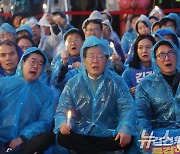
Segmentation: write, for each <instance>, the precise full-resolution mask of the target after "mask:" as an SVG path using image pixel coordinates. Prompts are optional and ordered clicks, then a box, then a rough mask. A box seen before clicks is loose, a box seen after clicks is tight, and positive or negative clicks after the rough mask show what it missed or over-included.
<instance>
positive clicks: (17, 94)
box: [0, 47, 54, 143]
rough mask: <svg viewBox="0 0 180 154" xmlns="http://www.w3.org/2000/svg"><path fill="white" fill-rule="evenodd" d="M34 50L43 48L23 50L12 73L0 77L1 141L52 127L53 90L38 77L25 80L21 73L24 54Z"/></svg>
mask: <svg viewBox="0 0 180 154" xmlns="http://www.w3.org/2000/svg"><path fill="white" fill-rule="evenodd" d="M36 50H38V51H40V52H42V51H41V50H39V49H38V48H36V47H32V48H29V49H27V50H26V52H25V53H24V55H23V56H22V58H21V60H20V63H19V65H18V68H17V72H16V75H15V76H11V77H7V78H1V79H0V142H4V143H5V142H9V141H11V140H12V139H14V138H17V137H19V136H21V135H23V136H25V137H26V138H27V139H30V138H31V137H32V136H34V135H37V134H39V133H41V132H44V131H48V130H51V129H52V123H53V116H54V101H53V95H52V91H51V90H50V89H49V87H47V86H46V85H45V84H43V83H41V82H40V81H39V80H38V79H36V80H35V81H31V82H26V81H25V80H24V78H23V76H22V64H23V60H22V59H23V57H24V56H25V55H27V54H31V53H33V52H34V51H36ZM42 53H43V52H42ZM46 64H47V61H46ZM46 64H45V65H44V67H43V69H44V68H45V66H46Z"/></svg>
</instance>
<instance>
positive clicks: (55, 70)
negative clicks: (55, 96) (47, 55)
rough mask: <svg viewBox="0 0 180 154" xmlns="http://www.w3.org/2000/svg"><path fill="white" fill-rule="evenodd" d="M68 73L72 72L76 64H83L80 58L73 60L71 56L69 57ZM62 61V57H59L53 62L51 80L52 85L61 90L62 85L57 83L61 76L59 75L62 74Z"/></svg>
mask: <svg viewBox="0 0 180 154" xmlns="http://www.w3.org/2000/svg"><path fill="white" fill-rule="evenodd" d="M68 59H69V60H68V71H70V70H72V68H71V65H72V64H73V63H75V62H81V59H80V57H77V58H71V57H70V56H69V57H68ZM62 65H63V64H62V59H61V56H60V55H57V56H56V57H55V58H53V60H52V62H51V71H52V73H51V79H50V84H51V85H53V86H55V87H57V88H58V87H59V89H62V88H61V83H58V82H57V78H58V76H59V74H60V73H61V68H62Z"/></svg>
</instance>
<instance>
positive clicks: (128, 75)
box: [122, 67, 133, 88]
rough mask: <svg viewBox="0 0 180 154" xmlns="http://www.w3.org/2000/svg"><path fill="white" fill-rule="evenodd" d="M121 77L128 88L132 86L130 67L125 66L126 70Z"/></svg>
mask: <svg viewBox="0 0 180 154" xmlns="http://www.w3.org/2000/svg"><path fill="white" fill-rule="evenodd" d="M122 77H123V79H124V81H125V82H126V84H127V85H128V87H129V88H131V87H133V86H132V69H131V68H129V67H127V68H126V70H125V71H124V72H123V74H122Z"/></svg>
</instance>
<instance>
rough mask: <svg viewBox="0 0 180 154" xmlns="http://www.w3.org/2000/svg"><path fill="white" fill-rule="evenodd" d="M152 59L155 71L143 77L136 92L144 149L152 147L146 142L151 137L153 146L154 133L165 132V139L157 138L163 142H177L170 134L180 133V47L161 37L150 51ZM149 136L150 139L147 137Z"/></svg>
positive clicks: (177, 134) (155, 142) (154, 144)
mask: <svg viewBox="0 0 180 154" xmlns="http://www.w3.org/2000/svg"><path fill="white" fill-rule="evenodd" d="M151 61H152V66H153V70H154V74H152V75H149V76H147V77H146V78H144V79H143V80H142V81H141V82H140V83H139V84H138V85H137V88H136V93H135V100H136V105H137V114H138V123H137V124H138V130H139V132H140V133H141V135H142V136H141V139H142V147H143V148H144V150H145V151H150V150H151V146H150V144H149V143H150V142H151V141H152V140H154V139H155V140H154V143H153V146H156V144H157V139H158V136H157V135H160V134H162V135H164V139H166V140H159V141H158V142H160V141H161V144H162V145H165V144H167V143H168V144H169V143H171V142H174V143H175V144H177V140H175V136H173V135H176V137H177V136H179V134H180V112H179V110H180V88H179V82H180V73H179V69H178V68H179V62H180V61H179V51H178V49H177V47H176V45H175V44H173V43H172V42H170V41H168V40H160V41H159V42H157V43H156V44H155V45H154V47H153V49H152V51H151ZM169 135H170V136H169ZM171 135H172V137H171ZM149 136H151V140H148V137H149ZM153 136H154V137H155V138H152V137H153ZM167 136H168V137H169V138H167ZM161 137H162V136H161ZM165 137H166V138H165ZM159 139H160V138H159ZM161 139H163V138H161ZM168 139H171V140H168ZM148 144H149V146H148ZM172 144H173V143H172ZM162 145H161V146H162ZM162 149H163V148H161V149H160V150H162ZM173 149H174V148H173ZM176 152H177V151H176ZM153 153H156V152H155V151H153ZM160 153H164V152H163V151H161V152H160Z"/></svg>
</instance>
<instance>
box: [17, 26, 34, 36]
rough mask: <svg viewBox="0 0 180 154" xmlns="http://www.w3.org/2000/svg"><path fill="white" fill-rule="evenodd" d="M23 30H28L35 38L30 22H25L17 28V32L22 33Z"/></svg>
mask: <svg viewBox="0 0 180 154" xmlns="http://www.w3.org/2000/svg"><path fill="white" fill-rule="evenodd" d="M22 31H27V32H28V34H29V35H30V37H31V38H33V32H32V29H31V27H30V25H29V24H24V25H22V26H20V27H19V28H17V29H16V33H17V34H18V33H20V32H22Z"/></svg>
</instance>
